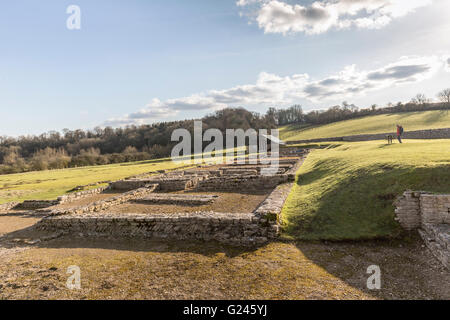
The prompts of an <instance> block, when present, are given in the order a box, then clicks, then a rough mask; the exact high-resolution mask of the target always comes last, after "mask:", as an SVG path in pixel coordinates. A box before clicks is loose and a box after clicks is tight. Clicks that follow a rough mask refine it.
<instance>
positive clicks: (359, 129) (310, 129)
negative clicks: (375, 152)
mask: <svg viewBox="0 0 450 320" xmlns="http://www.w3.org/2000/svg"><path fill="white" fill-rule="evenodd" d="M397 123H398V124H401V125H402V126H403V127H404V129H405V131H414V130H424V129H438V128H450V112H449V111H425V112H407V113H396V114H384V115H378V116H369V117H364V118H359V119H353V120H346V121H339V122H334V123H330V124H327V125H323V126H305V125H289V126H284V127H281V128H280V137H281V139H283V140H285V141H296V140H309V139H319V138H331V137H342V136H349V135H357V134H369V133H388V132H395V131H396V126H395V125H396V124H397Z"/></svg>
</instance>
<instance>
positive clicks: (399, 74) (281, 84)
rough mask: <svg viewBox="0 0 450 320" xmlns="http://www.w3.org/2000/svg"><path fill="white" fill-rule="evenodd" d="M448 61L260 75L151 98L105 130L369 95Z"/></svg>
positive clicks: (429, 72)
mask: <svg viewBox="0 0 450 320" xmlns="http://www.w3.org/2000/svg"><path fill="white" fill-rule="evenodd" d="M448 59H449V56H445V57H438V56H426V57H416V56H414V57H402V58H400V59H399V60H398V61H396V62H394V63H390V64H388V65H386V66H384V67H382V68H377V69H374V70H358V69H357V68H356V66H355V65H351V66H347V67H345V68H344V69H343V70H342V71H341V72H339V73H337V74H332V75H329V76H328V77H325V78H323V79H317V80H313V79H311V78H310V77H309V75H307V74H294V75H291V76H286V77H281V76H278V75H275V74H270V73H266V72H262V73H260V74H259V76H258V79H257V81H256V83H255V84H248V85H241V86H236V87H233V88H230V89H226V90H211V91H209V92H206V93H203V94H195V95H191V96H189V97H184V98H178V99H169V100H166V101H160V100H159V99H153V101H152V102H151V103H149V104H148V105H147V106H146V107H145V108H144V109H142V110H139V111H137V112H135V113H131V114H128V115H125V116H124V117H122V118H118V119H110V120H108V121H107V122H106V123H105V125H111V126H122V125H127V124H142V123H149V122H153V121H157V120H161V119H167V118H171V117H174V116H176V115H177V114H178V113H179V112H181V111H198V112H203V113H205V112H210V111H214V110H219V109H223V108H226V107H229V106H263V107H267V106H274V105H277V106H287V105H289V104H292V103H295V102H297V101H298V100H299V99H307V100H310V101H312V102H318V101H327V100H337V99H349V98H351V97H353V96H355V95H363V94H366V93H367V92H370V91H374V90H381V89H384V88H388V87H392V86H397V85H404V84H408V83H414V82H419V81H422V80H425V79H427V78H429V77H431V76H432V75H434V74H435V73H436V72H437V71H438V70H442V68H443V67H445V68H449V63H450V61H448ZM444 65H445V66H444Z"/></svg>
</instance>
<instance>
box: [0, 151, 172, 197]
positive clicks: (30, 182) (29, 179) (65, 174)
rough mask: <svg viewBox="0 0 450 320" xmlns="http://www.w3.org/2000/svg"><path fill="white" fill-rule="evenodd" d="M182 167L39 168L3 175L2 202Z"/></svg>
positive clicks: (164, 163)
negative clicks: (42, 169) (40, 169)
mask: <svg viewBox="0 0 450 320" xmlns="http://www.w3.org/2000/svg"><path fill="white" fill-rule="evenodd" d="M178 166H180V164H176V163H174V162H172V161H170V160H168V159H159V160H149V161H140V162H133V163H122V164H113V165H105V166H93V167H83V168H74V169H62V170H50V171H36V172H27V173H18V174H11V175H0V204H1V203H6V202H11V201H22V200H31V199H33V200H48V199H55V198H56V197H58V196H60V195H63V194H65V193H67V192H69V190H71V189H73V188H74V187H76V186H80V185H86V184H90V183H96V182H99V181H110V180H111V181H112V180H119V179H123V178H125V177H128V176H132V175H137V174H141V173H145V172H149V171H157V170H166V169H173V168H176V167H178Z"/></svg>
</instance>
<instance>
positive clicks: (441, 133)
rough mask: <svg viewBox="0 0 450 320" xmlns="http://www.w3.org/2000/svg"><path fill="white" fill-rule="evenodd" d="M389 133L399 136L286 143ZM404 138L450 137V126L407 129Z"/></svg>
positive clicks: (367, 139) (298, 141)
mask: <svg viewBox="0 0 450 320" xmlns="http://www.w3.org/2000/svg"><path fill="white" fill-rule="evenodd" d="M388 135H392V136H394V137H396V136H397V134H396V133H392V132H389V133H374V134H360V135H353V136H343V137H330V138H319V139H309V140H297V141H287V142H286V144H287V145H293V144H302V143H317V142H332V141H347V142H357V141H372V140H385V139H386V136H388ZM402 139H450V128H443V129H430V130H417V131H406V132H405V133H404V134H403V135H402Z"/></svg>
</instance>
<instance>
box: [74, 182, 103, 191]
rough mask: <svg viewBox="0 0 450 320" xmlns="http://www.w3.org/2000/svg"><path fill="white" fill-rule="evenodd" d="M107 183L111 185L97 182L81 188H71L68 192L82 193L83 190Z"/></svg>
mask: <svg viewBox="0 0 450 320" xmlns="http://www.w3.org/2000/svg"><path fill="white" fill-rule="evenodd" d="M109 183H111V181H99V182H95V183H90V184H85V185H82V186H76V187H75V188H73V189H72V190H70V191H69V192H74V191H83V190H84V189H86V188H89V187H95V186H98V185H100V184H109Z"/></svg>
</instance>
